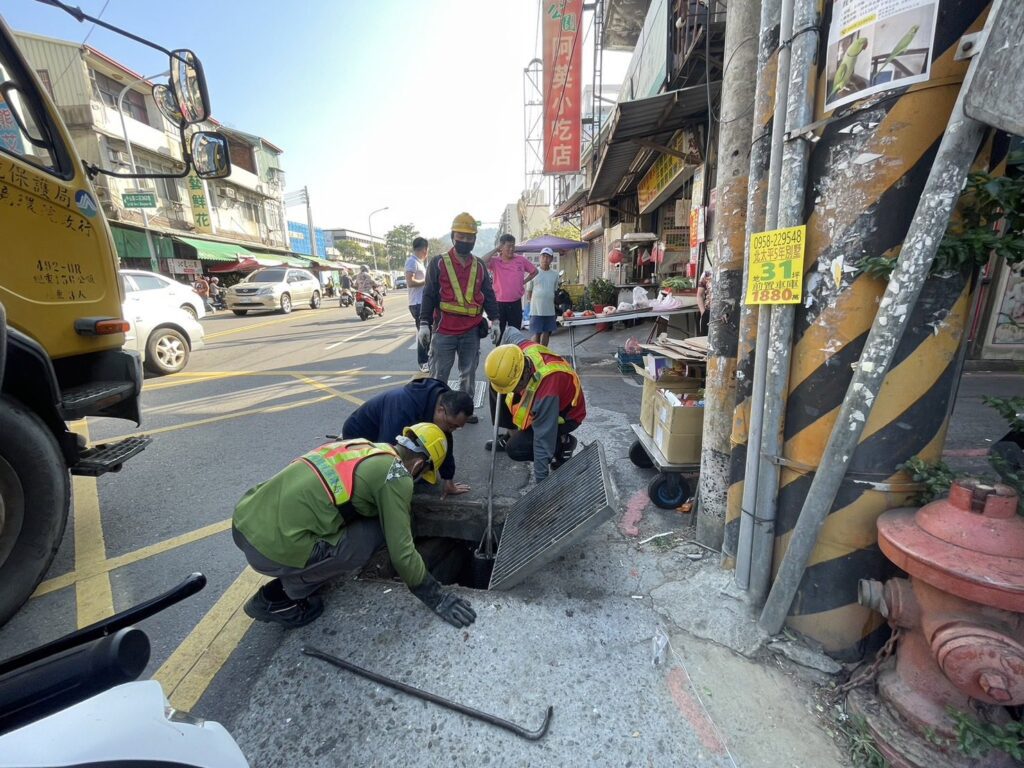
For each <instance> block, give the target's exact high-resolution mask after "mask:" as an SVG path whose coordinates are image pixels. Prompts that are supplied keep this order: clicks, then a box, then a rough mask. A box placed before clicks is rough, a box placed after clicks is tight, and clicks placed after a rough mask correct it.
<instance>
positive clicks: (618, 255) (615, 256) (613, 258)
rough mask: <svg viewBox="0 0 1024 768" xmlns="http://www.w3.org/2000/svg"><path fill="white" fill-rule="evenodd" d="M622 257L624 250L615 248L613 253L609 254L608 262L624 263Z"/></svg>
mask: <svg viewBox="0 0 1024 768" xmlns="http://www.w3.org/2000/svg"><path fill="white" fill-rule="evenodd" d="M622 259H623V256H622V251H620V250H619V249H618V248H616V249H615V250H613V251H612V252H611V253H609V254H608V263H609V264H621V263H622Z"/></svg>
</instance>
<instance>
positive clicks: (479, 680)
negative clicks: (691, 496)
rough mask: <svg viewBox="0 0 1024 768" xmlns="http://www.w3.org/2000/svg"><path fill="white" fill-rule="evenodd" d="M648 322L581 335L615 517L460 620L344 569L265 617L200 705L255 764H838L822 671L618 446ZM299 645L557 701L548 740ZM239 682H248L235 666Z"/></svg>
mask: <svg viewBox="0 0 1024 768" xmlns="http://www.w3.org/2000/svg"><path fill="white" fill-rule="evenodd" d="M648 330H649V326H647V325H643V326H638V327H636V328H634V329H628V330H618V331H612V332H610V333H604V334H600V335H598V336H597V337H595V338H593V339H591V340H590V341H588V342H587V343H586V344H585V345H584V346H583V347H580V348H579V349H578V350H577V357H578V359H579V361H580V363H581V371H582V374H583V381H584V386H585V389H586V394H587V403H588V418H587V421H586V423H585V425H584V426H583V427H582V428H581V429H580V430H579V432H578V433H577V434H578V435H579V437H580V439H581V440H582V441H583V442H589V441H593V440H599V441H600V442H601V443H602V444H603V446H604V450H605V454H606V456H607V458H608V463H609V466H610V471H611V474H612V480H613V483H614V485H615V488H616V491H617V495H618V501H619V512H618V514H617V517H616V519H614V520H613V521H612V522H610V523H608V524H605V525H604V526H602V527H601V528H600V529H599V530H598V531H597V533H595V534H594V535H592V536H591V537H590V538H589V539H587V541H586V542H585V543H584V544H582V545H577V546H576V547H575V548H573V549H572V550H571V551H570V552H568V553H567V554H566V555H565V556H564V557H562V558H561V559H559V560H558V561H556V562H555V563H553V564H552V565H551V566H549V567H547V568H546V569H544V570H542V571H540V572H539V573H537V574H535V575H534V576H532V577H530V578H529V579H527V580H526V581H525V582H524V583H522V584H521V585H519V586H518V587H516V588H514V589H513V590H511V591H509V592H505V593H491V592H482V591H474V590H469V589H465V588H457V589H458V590H459V592H460V593H461V594H462V595H463V596H464V597H466V598H467V599H468V600H470V601H471V602H472V604H473V606H474V608H475V609H476V611H477V613H478V619H477V621H476V623H475V624H474V625H473V626H472V627H470V628H469V629H468V630H465V631H463V630H456V629H454V628H452V627H450V626H448V625H447V624H445V623H444V622H442V621H441V620H440V619H438V618H437V617H435V616H434V615H433V614H431V613H430V612H429V611H427V609H426V608H425V607H424V606H423V605H422V604H420V603H419V601H417V600H416V599H415V598H414V597H413V596H412V595H411V594H409V592H408V591H407V590H406V589H405V587H404V586H403V585H402V584H400V583H396V582H388V581H347V582H345V583H342V584H339V585H336V586H335V587H333V588H332V589H330V590H329V591H328V592H327V593H326V594H325V602H326V610H325V612H324V615H323V616H322V617H321V618H320V619H319V620H317V621H316V622H314V623H313V624H311V625H309V626H307V627H304V628H302V629H300V630H296V631H293V632H290V633H286V632H283V631H282V630H280V629H279V628H277V627H272V626H267V625H259V624H257V625H254V626H253V627H252V628H251V629H250V630H249V632H248V634H247V636H246V638H245V640H244V641H243V643H242V644H241V645H240V646H239V648H238V650H237V651H236V652H235V653H234V654H233V656H232V658H231V659H230V660H229V662H228V664H227V665H226V667H225V669H224V670H223V671H222V673H221V675H219V676H218V678H217V680H216V681H215V682H214V684H213V686H211V688H210V689H209V690H208V691H207V693H206V695H205V696H204V697H203V699H202V700H201V701H200V703H199V706H197V707H196V712H197V713H198V714H200V715H203V716H207V717H211V718H213V719H219V720H221V722H223V723H224V724H225V725H226V726H228V728H229V729H230V730H231V732H232V733H233V734H234V736H235V738H236V739H237V740H238V742H239V744H240V745H241V747H242V749H243V751H244V752H245V754H246V755H247V757H248V758H249V760H250V761H251V763H252V765H254V766H285V765H303V766H348V765H360V766H362V765H367V766H371V765H372V766H377V765H380V766H391V765H414V764H415V765H425V766H435V765H436V766H479V765H498V766H504V765H509V766H520V765H531V766H570V765H581V766H582V765H587V766H666V765H679V766H691V765H709V766H752V767H753V766H757V767H760V766H763V767H764V768H776V767H777V766H787V767H788V766H801V767H807V768H811V767H812V766H813V767H814V768H828V766H838V765H846V764H847V763H848V761H847V759H846V757H845V755H844V754H843V749H841V748H840V747H839V746H837V744H836V741H835V740H834V738H833V735H832V734H831V733H830V730H832V729H831V727H830V724H829V723H828V721H827V713H826V712H825V708H824V707H822V706H820V705H819V704H817V703H816V702H817V699H816V697H815V696H816V693H817V689H816V683H818V684H820V683H824V682H826V681H827V680H828V679H829V677H828V675H826V674H824V673H823V672H821V671H816V670H813V669H808V668H806V667H800V666H798V665H795V664H792V663H791V662H789V661H788V660H785V659H783V658H782V657H781V656H778V655H776V654H773V653H771V652H769V651H766V650H763V649H761V650H759V647H760V641H761V638H759V637H758V636H757V633H756V631H755V627H754V625H753V620H752V619H751V618H750V617H749V615H748V613H747V611H746V610H745V607H744V603H743V601H742V598H741V596H740V595H739V594H737V593H735V592H734V590H733V589H732V588H731V575H730V574H728V573H725V572H723V571H721V570H720V569H719V567H718V556H717V554H715V553H711V552H707V551H705V550H703V549H701V548H700V547H698V546H696V545H695V544H693V543H692V541H691V540H692V528H691V521H690V520H689V518H688V516H683V515H680V514H678V513H676V512H674V511H666V510H660V509H657V508H656V507H654V506H653V505H652V504H650V502H649V500H648V498H647V495H646V491H645V488H646V485H647V483H648V482H649V480H650V478H651V477H652V476H653V473H652V471H650V470H639V469H637V468H635V467H634V466H633V465H632V464H631V463H630V462H629V460H628V458H626V457H627V452H628V449H629V446H630V444H631V443H632V441H633V435H632V432H631V431H630V429H629V425H630V424H631V423H634V422H636V420H637V418H638V413H639V400H640V386H639V384H638V383H637V382H635V381H633V379H632V377H622V376H620V375H619V374H618V371H617V369H616V367H615V364H614V360H613V355H614V352H615V349H616V348H617V347H618V346H620V345H621V344H622V343H623V341H624V339H625V338H626V337H627V336H629V335H641V334H642V335H641V340H642V338H644V337H646V334H647V331H648ZM566 338H567V335H566V334H565V333H560V334H557V335H556V336H555V338H554V339H553V344H552V346H553V347H554V348H555V350H556V351H560V352H566V351H567V350H566V349H564V346H565V343H566ZM486 346H487V345H486V344H485V347H486ZM993 377H994V378H993ZM1022 390H1024V377H1022V376H1019V375H1012V374H969V375H967V376H965V379H964V385H963V386H962V388H961V390H960V400H959V401H958V407H957V411H956V413H955V414H954V419H953V427H952V428H951V430H950V440H949V446H950V450H951V451H960V452H964V451H970V450H975V449H976V447H978V445H979V444H978V441H979V440H981V441H982V442H984V440H985V439H989V440H993V439H997V438H998V437H999V436H1001V435H1002V432H1003V431H1004V430H1002V429H1001V428H1000V425H999V421H1000V420H999V417H998V416H995V418H994V419H992V418H989V414H987V413H986V411H990V409H987V408H984V406H981V405H980V397H981V394H982V393H985V394H1000V393H1003V394H1006V393H1009V392H1015V393H1017V392H1020V391H1022ZM979 408H980V409H982V410H979ZM992 415H995V414H994V412H992ZM486 421H487V419H482V420H481V423H480V424H478V425H476V426H471V427H467V428H466V429H465V430H463V431H462V432H460V433H459V435H458V437H457V443H458V445H459V446H460V449H459V453H460V462H461V463H462V464H469V465H470V466H467V467H466V468H465V473H466V476H467V477H469V478H471V480H472V482H474V483H475V484H478V486H479V484H480V483H481V482H482V480H481V473H483V475H482V476H483V479H484V480H485V479H486V469H487V460H488V459H489V458H490V457H489V455H488V454H486V452H484V451H483V450H482V444H483V441H484V440H486V439H488V437H489V433H490V427H489V425H487V424H486ZM986 444H987V443H986ZM952 458H956V459H957V460H958V462H959V460H961V459H963V460H971V461H974V460H975V459H977V458H979V457H977V456H974V455H968V454H962V453H958V454H956V455H955V456H953V457H952ZM499 462H500V463H499V465H498V466H499V471H498V476H499V477H500V478H502V480H501V482H502V483H503V486H502V487H503V488H505V487H506V486H507V489H506V490H505V491H503V494H504V495H508V496H514V495H516V494H517V493H521V492H523V490H524V489H525V488H526V487H527V486H528V485H529V482H528V479H527V477H526V476H527V474H528V473H527V472H525V471H524V470H525V467H523V466H521V465H520V466H517V465H512V463H511V462H509V461H508V459H507V457H504V456H499ZM481 467H483V469H481ZM462 473H463V470H462V469H461V468H460V470H459V474H460V476H461V475H462ZM474 496H476V497H477V498H480V497H481V496H482V493H481V491H480V488H479V487H478V489H477V492H476V493H474ZM659 534H669V535H666V536H659V537H658V538H652V537H655V536H658V535H659ZM684 628H685V629H684ZM659 638H661V641H660V642H659ZM304 646H314V647H317V648H319V649H321V650H324V651H326V652H328V653H331V654H334V655H337V656H340V657H342V658H345V659H347V660H349V661H352V662H354V663H356V664H359V665H361V666H364V667H366V668H369V669H371V670H374V671H376V672H379V673H382V674H385V675H388V676H391V677H394V678H397V679H399V680H402V681H403V682H406V683H409V684H412V685H416V686H418V687H421V688H424V689H426V690H429V691H431V692H433V693H436V694H439V695H441V696H445V697H448V698H451V699H454V700H457V701H459V702H461V703H463V704H466V705H470V706H474V707H478V708H480V709H483V710H485V711H488V712H491V713H493V714H495V715H498V716H500V717H503V718H506V719H509V720H513V721H515V722H517V723H520V724H522V725H523V726H525V727H527V728H530V729H534V728H537V727H538V726H539V725H540V723H541V720H542V718H543V714H544V711H545V709H546V707H547V706H548V705H552V706H554V710H555V714H554V720H553V722H552V725H551V729H550V732H549V734H548V735H547V736H546V737H545V738H544V739H543V740H541V741H539V742H529V741H525V740H523V739H520V738H517V737H516V736H514V735H512V734H510V733H507V732H505V731H502V730H499V729H496V728H494V727H492V726H489V725H486V724H484V723H480V722H477V721H474V720H470V719H468V718H466V717H464V716H462V715H459V714H456V713H454V712H450V711H448V710H445V709H441V708H439V707H436V706H434V705H431V704H427V703H425V702H423V701H420V700H418V699H414V698H410V697H409V696H406V695H404V694H401V693H397V692H394V691H392V690H390V689H387V688H383V687H380V686H378V685H376V684H374V683H371V682H369V681H367V680H364V679H362V678H360V677H356V676H354V675H352V674H350V673H348V672H344V671H342V670H339V669H336V668H334V667H331V666H328V665H327V664H325V663H324V662H321V661H319V660H316V659H312V658H309V657H306V656H304V655H302V653H301V649H302V647H304ZM733 649H738V650H741V651H744V652H746V653H749V654H750V655H751V656H752V657H753V658H747V657H746V656H744V655H742V654H741V653H737V652H736V651H735V650H733ZM816 661H820V663H821V664H822V665H823V666H824V667H825V668H828V664H827V660H816V659H815V658H814V657H813V655H812V658H811V663H815V662H816ZM655 662H657V663H655ZM239 679H244V680H247V681H248V682H247V684H246V685H244V686H242V687H241V688H240V687H239V686H238V685H237V683H230V684H229V683H228V682H226V681H238V680H239ZM243 688H244V690H243Z"/></svg>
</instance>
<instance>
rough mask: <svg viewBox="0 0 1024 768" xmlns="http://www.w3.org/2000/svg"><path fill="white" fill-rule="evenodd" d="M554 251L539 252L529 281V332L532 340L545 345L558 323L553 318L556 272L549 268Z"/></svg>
mask: <svg viewBox="0 0 1024 768" xmlns="http://www.w3.org/2000/svg"><path fill="white" fill-rule="evenodd" d="M554 258H555V252H554V251H553V250H551V249H550V248H545V249H543V250H542V251H541V252H540V269H539V270H538V271H537V276H536V277H535V278H534V279H533V282H531V283H530V285H529V288H528V292H529V294H530V332H531V333H533V340H534V341H535V342H537V343H538V344H542V345H544V346H545V347H546V346H547V345H548V340H549V339H550V338H551V332H552V331H553V330H555V328H556V327H557V326H558V323H557V322H556V319H555V291H556V290H558V273H557V272H555V270H553V269H552V268H551V262H552V261H554Z"/></svg>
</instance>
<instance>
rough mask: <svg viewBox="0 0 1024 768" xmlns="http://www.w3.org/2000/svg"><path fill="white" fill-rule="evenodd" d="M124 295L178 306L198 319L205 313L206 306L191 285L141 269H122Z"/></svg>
mask: <svg viewBox="0 0 1024 768" xmlns="http://www.w3.org/2000/svg"><path fill="white" fill-rule="evenodd" d="M121 278H122V279H123V280H124V292H125V295H126V296H133V295H138V296H139V297H140V298H144V299H146V300H147V301H150V302H154V301H156V302H161V303H164V304H168V305H170V306H173V307H178V308H179V309H183V310H185V311H186V312H188V313H189V314H190V315H192V317H193V318H194V319H196V320H198V319H199V318H200V317H203V316H204V315H205V314H206V307H205V305H204V304H203V300H202V299H201V298H200V297H199V294H198V293H196V292H195V291H193V290H192V287H191V286H188V285H184V284H183V283H179V282H177V281H175V280H172V279H171V278H169V277H167V276H166V275H158V274H157V273H156V272H146V271H145V270H142V269H122V270H121Z"/></svg>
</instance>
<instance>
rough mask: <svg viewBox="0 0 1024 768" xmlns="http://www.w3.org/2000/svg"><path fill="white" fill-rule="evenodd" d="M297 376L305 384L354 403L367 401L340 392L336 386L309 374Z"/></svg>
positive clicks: (360, 403) (358, 403) (359, 403)
mask: <svg viewBox="0 0 1024 768" xmlns="http://www.w3.org/2000/svg"><path fill="white" fill-rule="evenodd" d="M295 378H296V379H298V380H299V381H301V382H302V383H303V384H308V385H309V386H311V387H313V388H314V389H319V390H320V391H321V392H329V393H330V394H331V395H333V396H334V397H339V398H341V399H342V400H347V401H348V402H350V403H353V404H355V405H362V404H363V403H365V402H366V401H365V400H360V399H359V398H358V397H352V395H349V394H346V393H344V392H340V391H338V390H337V389H335V388H334V387H330V386H328V385H326V384H324V383H323V382H320V381H317V380H316V379H311V378H309V376H301V375H299V374H296V375H295Z"/></svg>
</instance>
